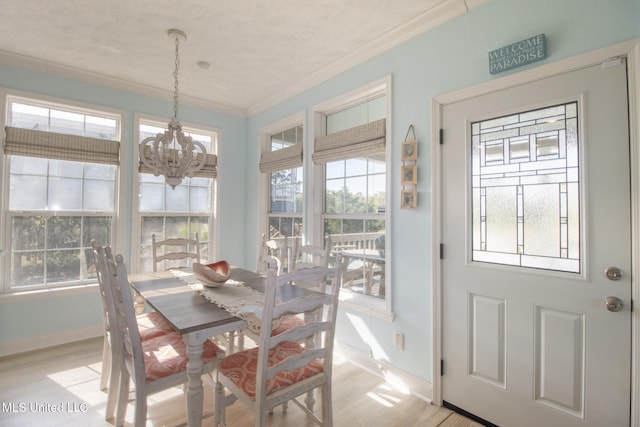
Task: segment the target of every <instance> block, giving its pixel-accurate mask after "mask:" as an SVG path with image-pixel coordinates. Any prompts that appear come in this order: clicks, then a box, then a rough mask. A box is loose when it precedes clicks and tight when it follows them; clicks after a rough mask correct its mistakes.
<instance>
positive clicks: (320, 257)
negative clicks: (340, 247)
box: [291, 242, 331, 271]
mask: <svg viewBox="0 0 640 427" xmlns="http://www.w3.org/2000/svg"><path fill="white" fill-rule="evenodd" d="M330 250H331V244H330V242H327V244H326V247H325V248H321V247H320V246H314V245H302V244H300V245H296V246H295V247H294V249H293V253H294V254H293V260H292V266H291V269H292V271H296V270H300V269H302V268H309V267H313V266H316V265H320V266H324V267H326V266H327V265H329V253H330Z"/></svg>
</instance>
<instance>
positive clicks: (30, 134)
mask: <svg viewBox="0 0 640 427" xmlns="http://www.w3.org/2000/svg"><path fill="white" fill-rule="evenodd" d="M4 129H5V135H6V136H5V141H4V153H5V154H11V155H16V156H29V157H44V158H48V159H57V160H72V161H76V162H90V163H102V164H107V165H118V164H120V142H119V141H112V140H109V139H100V138H90V137H87V136H78V135H69V134H63V133H55V132H44V131H40V130H33V129H23V128H15V127H11V126H7V127H5V128H4Z"/></svg>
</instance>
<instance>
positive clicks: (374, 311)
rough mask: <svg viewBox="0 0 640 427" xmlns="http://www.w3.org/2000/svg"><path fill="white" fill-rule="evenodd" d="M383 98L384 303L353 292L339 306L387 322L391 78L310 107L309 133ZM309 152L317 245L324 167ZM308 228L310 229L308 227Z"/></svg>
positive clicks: (389, 312) (389, 313) (390, 315)
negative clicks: (342, 113) (339, 114)
mask: <svg viewBox="0 0 640 427" xmlns="http://www.w3.org/2000/svg"><path fill="white" fill-rule="evenodd" d="M382 95H384V96H386V102H387V116H386V135H387V143H386V150H385V156H386V163H387V171H386V209H385V234H386V237H385V239H386V248H385V266H386V281H385V286H386V294H385V299H384V300H381V299H378V298H375V297H371V296H366V295H358V294H355V293H353V292H348V291H342V292H341V295H340V304H341V305H342V306H343V307H348V308H350V309H353V310H357V311H360V312H364V313H367V314H370V315H372V316H375V317H378V318H381V319H383V320H387V321H391V320H393V318H394V317H395V315H394V313H393V311H392V307H393V304H392V295H393V283H392V280H391V279H392V277H393V275H392V263H391V260H392V259H393V257H392V245H391V242H393V239H392V230H391V224H392V222H391V216H392V215H391V213H392V210H393V209H392V206H393V205H392V200H393V199H392V197H391V195H392V194H391V193H392V191H391V190H392V186H391V175H392V171H393V168H392V167H391V158H392V156H391V147H392V145H393V144H392V141H391V135H392V133H391V123H392V116H391V104H392V103H391V100H392V88H391V75H387V76H385V77H382V78H380V79H378V80H375V81H372V82H370V83H368V84H366V85H363V86H361V87H359V88H357V89H355V90H352V91H350V92H348V93H346V94H344V95H342V96H339V97H336V98H334V99H331V100H329V101H327V102H323V103H321V104H317V105H315V106H313V108H312V110H313V115H312V116H313V119H312V120H313V123H312V129H313V132H314V138H318V137H322V136H325V135H326V116H327V115H329V114H332V113H335V112H338V111H341V110H344V109H347V108H349V107H352V106H355V105H358V104H362V103H364V102H366V101H368V100H371V99H374V98H378V97H380V96H382ZM312 153H313V148H310V149H308V150H307V151H306V152H305V161H306V162H308V163H305V164H309V165H310V166H311V168H310V169H312V178H311V179H310V180H309V181H308V182H309V185H310V186H309V187H307V188H311V189H312V191H313V194H310V195H309V196H311V197H312V198H313V202H312V203H313V214H312V215H313V218H314V220H313V221H310V222H309V224H312V225H313V229H312V230H309V229H308V230H309V231H311V233H312V234H311V241H312V242H321V241H322V239H323V218H324V196H325V179H324V170H325V167H324V165H316V164H313V163H312V161H311V154H312ZM309 228H311V227H309Z"/></svg>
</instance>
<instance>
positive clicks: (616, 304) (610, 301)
mask: <svg viewBox="0 0 640 427" xmlns="http://www.w3.org/2000/svg"><path fill="white" fill-rule="evenodd" d="M604 303H605V305H606V306H607V310H609V311H613V312H616V311H620V310H622V305H623V304H622V300H621V299H620V298H618V297H606V298H605V299H604Z"/></svg>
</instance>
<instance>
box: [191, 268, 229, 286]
mask: <svg viewBox="0 0 640 427" xmlns="http://www.w3.org/2000/svg"><path fill="white" fill-rule="evenodd" d="M193 273H194V274H195V275H196V277H197V279H198V280H199V281H200V282H201V283H202V284H203V285H205V286H209V287H211V288H217V287H219V286H222V285H224V283H225V282H226V281H227V280H229V277H230V276H231V268H230V267H229V263H228V262H227V261H218V262H213V263H211V264H200V263H199V262H194V263H193Z"/></svg>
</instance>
